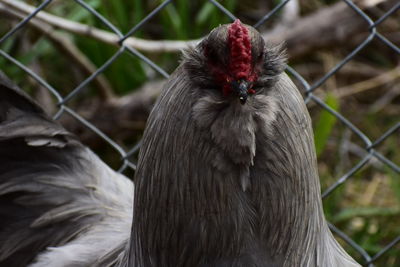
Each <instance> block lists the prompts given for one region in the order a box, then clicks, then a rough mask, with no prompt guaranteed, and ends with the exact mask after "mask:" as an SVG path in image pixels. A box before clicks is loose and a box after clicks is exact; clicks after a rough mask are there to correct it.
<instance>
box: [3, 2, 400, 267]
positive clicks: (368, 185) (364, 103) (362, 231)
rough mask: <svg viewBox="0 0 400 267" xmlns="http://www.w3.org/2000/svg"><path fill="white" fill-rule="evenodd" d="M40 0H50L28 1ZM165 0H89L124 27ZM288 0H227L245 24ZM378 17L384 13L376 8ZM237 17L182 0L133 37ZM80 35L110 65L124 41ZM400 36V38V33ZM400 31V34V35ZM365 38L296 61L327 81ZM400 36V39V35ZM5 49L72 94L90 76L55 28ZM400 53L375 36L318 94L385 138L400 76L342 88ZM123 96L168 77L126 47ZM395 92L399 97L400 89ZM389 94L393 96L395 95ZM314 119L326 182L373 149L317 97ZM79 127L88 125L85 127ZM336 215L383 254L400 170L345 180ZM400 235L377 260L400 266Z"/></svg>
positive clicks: (392, 141) (331, 206) (118, 70)
mask: <svg viewBox="0 0 400 267" xmlns="http://www.w3.org/2000/svg"><path fill="white" fill-rule="evenodd" d="M25 2H26V3H28V4H31V5H34V6H37V5H38V4H40V3H41V1H25ZM162 2H163V1H161V0H151V1H141V0H133V1H123V0H113V1H106V0H87V1H86V3H87V4H89V5H90V6H91V7H92V8H94V9H95V10H96V11H97V12H99V13H100V14H101V15H102V16H104V17H105V18H106V19H107V20H109V21H110V22H111V23H112V24H113V25H115V26H116V27H117V28H118V29H119V30H120V31H121V32H122V33H123V34H125V33H127V32H128V31H129V30H130V29H131V28H132V27H133V26H134V25H136V24H137V23H138V22H140V21H141V20H142V19H143V18H145V17H146V16H147V15H148V14H149V13H150V12H151V11H152V10H153V9H154V8H156V7H157V6H158V5H160V4H161V3H162ZM279 2H280V1H278V0H276V1H237V0H225V1H220V3H221V4H222V5H223V6H224V7H225V8H227V9H228V10H229V11H231V12H232V13H234V14H235V15H236V16H238V17H239V18H241V19H242V21H244V22H245V23H248V24H252V23H253V24H254V23H255V22H257V20H258V19H260V18H261V17H262V16H263V15H265V14H266V13H267V12H268V11H270V10H271V9H272V8H273V7H274V6H275V5H276V4H278V3H279ZM299 2H300V10H301V14H300V15H301V16H303V15H307V14H310V13H313V12H315V11H316V10H318V9H320V8H323V7H326V6H328V5H331V4H334V3H336V2H337V1H332V0H322V1H318V0H311V1H310V0H307V1H306V0H301V1H299ZM45 11H47V12H49V13H52V14H54V15H58V16H61V17H63V18H66V19H69V20H72V21H77V22H81V23H84V24H88V25H92V26H94V27H96V28H100V29H104V30H109V28H108V27H107V26H106V25H104V24H103V23H102V22H101V21H100V20H99V19H97V18H96V17H95V16H93V15H92V14H91V13H90V12H88V11H87V10H86V9H84V8H82V6H80V5H79V4H77V3H76V2H74V1H61V0H58V1H53V2H52V3H51V4H50V5H49V6H48V7H46V9H45ZM280 15H281V11H279V12H278V13H277V14H276V15H274V16H273V17H272V18H271V19H270V20H269V21H267V23H266V24H265V26H263V27H262V28H261V30H264V29H266V28H269V27H272V26H273V25H274V24H275V23H277V22H278V21H279V16H280ZM370 15H371V16H372V17H373V18H374V19H377V18H379V16H381V15H382V14H379V13H377V14H370ZM399 18H400V15H399V14H398V12H397V14H394V15H392V16H391V17H390V18H389V19H387V20H386V21H385V22H384V23H382V24H381V25H380V26H379V30H380V31H381V32H388V34H392V35H395V34H397V35H399V34H400V19H399ZM2 21H3V22H4V23H1V24H0V36H2V35H4V33H6V32H7V31H8V30H9V29H11V28H12V27H13V26H14V25H15V24H16V22H17V21H15V20H11V19H9V20H2ZM229 21H230V19H229V18H228V17H227V16H226V15H225V14H224V13H223V12H221V11H220V10H219V9H218V8H216V7H215V6H214V5H213V4H211V3H209V2H207V1H187V0H176V1H174V2H173V4H169V5H167V7H166V8H164V9H163V10H162V11H161V12H159V13H158V14H157V15H155V16H154V17H152V18H151V19H150V20H149V21H148V22H146V23H145V24H144V25H143V27H141V28H140V29H139V30H137V31H136V32H134V33H133V36H135V37H140V38H144V39H151V40H158V39H159V40H162V39H173V40H189V39H197V38H201V37H202V36H204V35H205V34H207V33H208V32H209V31H210V30H211V29H213V28H214V27H216V26H218V25H219V24H223V23H228V22H229ZM57 32H59V33H60V34H63V35H65V36H67V37H68V38H69V39H70V40H72V44H73V45H75V46H76V48H77V49H78V50H79V51H81V52H82V54H84V55H85V56H86V57H87V60H89V61H90V62H91V63H93V64H94V65H95V66H96V67H97V68H99V67H101V66H102V65H103V64H104V63H105V62H106V61H107V60H108V59H110V57H112V56H113V55H114V54H115V53H116V51H117V50H118V49H117V48H116V47H113V46H110V45H108V44H104V43H100V42H99V41H96V40H93V39H91V38H88V37H84V36H77V35H73V34H70V33H68V32H65V31H60V30H58V31H57ZM398 39H400V38H398ZM398 39H397V40H398ZM362 40H363V39H362V38H361V37H360V36H355V37H354V39H352V40H349V41H348V42H347V44H346V45H343V46H339V47H331V48H327V49H323V50H318V51H314V52H313V53H311V54H307V55H305V56H303V57H301V58H296V59H294V60H293V61H290V65H291V66H292V67H293V68H294V69H295V70H297V71H298V72H299V73H300V74H301V75H302V76H303V77H304V78H305V79H306V80H307V81H308V82H309V83H310V84H312V83H313V82H315V81H317V80H318V79H319V78H321V77H322V76H323V75H324V74H326V73H327V72H328V71H329V70H330V69H331V68H332V67H334V66H335V65H336V64H337V63H339V62H340V61H341V60H342V59H343V58H344V57H345V56H346V55H348V54H349V53H350V52H351V51H352V50H353V49H354V48H355V47H356V46H357V44H359V43H360V42H361V41H362ZM397 45H399V43H397ZM0 49H2V50H3V51H5V52H6V53H8V54H10V55H12V56H13V57H15V58H16V59H18V60H19V61H20V62H22V63H23V64H24V65H26V66H28V67H29V68H31V69H32V70H33V71H34V72H36V73H38V74H39V75H40V76H41V77H43V78H44V79H45V80H46V81H47V82H48V83H49V84H51V85H52V86H54V87H55V88H56V89H57V90H58V91H59V92H60V93H61V95H63V96H65V95H67V94H68V93H69V92H71V91H72V90H73V89H74V88H75V87H77V86H78V85H79V84H80V83H81V82H82V81H84V80H85V79H86V78H87V76H85V75H83V74H82V73H80V72H79V71H77V70H76V67H75V66H74V64H73V63H71V62H70V58H69V57H68V56H66V55H65V54H63V53H62V52H61V51H60V50H59V49H58V48H57V47H56V46H55V45H54V44H53V42H52V40H49V39H48V38H47V37H46V36H45V35H43V34H41V33H39V32H38V31H36V30H34V29H33V28H30V27H24V28H23V29H22V30H20V31H19V32H18V33H16V34H15V35H14V36H13V37H12V38H10V39H8V40H7V41H6V42H4V43H2V44H1V45H0ZM145 56H147V57H148V58H150V59H151V60H153V61H154V62H155V63H156V64H158V65H159V66H161V67H162V68H163V69H165V70H167V72H169V73H171V72H172V71H173V70H174V69H175V68H176V67H177V65H178V64H179V55H178V54H176V53H164V54H149V53H146V54H145ZM399 64H400V59H399V55H396V54H395V53H394V51H393V50H390V49H389V48H388V47H387V46H385V45H384V44H383V43H382V42H380V41H377V40H374V41H372V42H371V43H370V44H369V45H368V46H367V47H366V48H365V49H363V50H362V51H361V52H360V53H359V54H358V55H357V56H356V57H355V58H354V59H353V60H351V61H350V62H349V63H348V64H346V66H344V67H343V68H342V69H341V70H340V71H338V72H337V73H336V74H335V75H333V76H332V77H331V78H330V79H328V80H327V82H326V83H324V84H323V85H322V86H321V87H320V88H318V89H317V90H316V92H315V93H316V94H317V95H318V96H320V97H321V98H323V99H325V102H326V104H328V105H329V106H330V107H331V108H332V109H333V110H335V111H338V112H340V113H341V114H342V115H343V116H344V117H346V118H347V119H349V121H351V122H352V123H354V124H355V125H356V126H357V127H358V128H359V129H360V130H361V131H362V132H364V133H366V135H367V136H368V137H369V138H370V139H371V140H376V139H377V138H378V137H379V136H381V135H382V134H383V133H384V132H385V131H387V130H388V129H389V128H390V127H391V126H393V125H394V124H396V123H398V122H399V117H400V108H399V106H400V105H399V104H400V97H399V95H400V92H399V91H400V90H399V81H400V79H399V77H397V78H395V79H393V80H391V81H388V82H387V83H383V84H382V85H380V86H377V87H376V88H375V89H372V90H365V92H362V93H355V94H353V95H350V96H346V97H341V96H340V95H338V94H336V93H337V92H338V91H339V90H338V88H342V87H348V86H350V87H349V90H351V85H353V84H356V83H358V82H361V81H368V80H369V79H372V78H373V77H375V76H377V75H381V74H383V73H386V72H389V71H390V70H393V69H395V68H399ZM0 69H1V70H3V71H4V72H5V73H6V74H7V75H9V76H10V77H12V79H13V80H15V81H16V82H17V83H18V84H19V85H20V86H21V87H23V88H27V89H28V90H30V91H31V92H32V93H35V92H37V87H38V86H37V83H35V82H33V80H32V79H27V75H26V74H25V73H24V72H23V71H22V70H20V69H19V68H18V67H16V66H15V65H13V64H11V63H10V62H8V61H7V60H6V59H4V58H3V57H0ZM103 75H104V77H105V79H106V80H107V81H108V82H109V84H110V85H111V88H112V91H113V93H114V94H116V95H125V94H128V93H130V92H132V91H134V90H136V89H137V88H139V87H140V86H142V85H143V84H145V83H146V82H147V81H149V80H156V79H161V78H162V77H161V76H160V75H159V74H157V73H156V72H155V71H154V70H153V69H151V68H150V67H149V66H148V65H147V64H145V63H143V62H142V61H141V60H140V59H139V58H137V57H135V56H132V55H131V54H130V53H127V52H124V53H123V54H122V55H121V56H120V57H118V59H117V60H116V61H115V62H113V63H112V64H111V65H110V66H109V67H108V68H107V69H106V70H105V71H104V73H103ZM300 87H301V86H300ZM96 97H98V88H97V87H96V86H95V85H94V83H93V82H91V83H89V84H88V86H87V88H85V90H84V91H83V92H81V93H79V95H78V97H76V98H74V99H73V100H72V101H71V104H70V106H71V107H74V105H79V103H80V102H82V101H86V102H85V103H90V102H87V99H92V98H96ZM390 97H391V98H390ZM385 101H386V102H385ZM309 109H310V112H311V116H312V118H313V122H314V131H315V142H316V150H317V154H318V160H319V171H320V176H321V184H322V188H323V189H322V190H324V189H326V188H327V187H329V186H330V185H331V184H332V183H334V182H335V181H336V180H337V179H338V178H340V177H341V176H342V175H344V174H345V173H346V172H348V171H349V170H350V169H351V168H352V166H354V165H355V164H357V163H358V162H359V161H360V160H361V159H362V157H363V156H364V155H365V154H366V151H365V150H364V149H363V148H364V147H365V144H363V143H362V140H361V139H360V138H359V137H357V136H356V135H355V134H354V133H352V132H351V131H350V130H349V129H348V128H347V127H346V126H344V125H343V124H342V123H341V122H340V121H339V120H338V119H337V118H336V117H334V116H332V115H331V114H330V113H329V112H327V111H326V110H324V109H323V108H321V107H318V106H317V105H315V104H314V103H312V102H310V103H309ZM78 134H79V133H78ZM111 137H112V138H113V139H114V140H116V141H117V142H118V143H119V144H120V145H122V146H124V147H125V148H129V147H131V146H132V144H133V143H134V142H135V141H136V140H138V138H139V137H138V136H136V137H134V138H131V139H128V140H119V139H118V138H114V137H113V136H111ZM399 148H400V134H399V130H398V131H396V132H395V133H394V134H392V135H391V136H390V137H389V138H387V139H386V140H385V141H384V142H383V143H382V144H380V145H379V146H378V147H376V149H377V150H378V151H379V152H380V153H381V154H382V155H385V156H386V157H387V158H388V159H390V160H392V161H393V162H395V163H396V164H398V165H399V164H400V153H399ZM96 150H97V152H100V153H102V154H103V155H104V157H103V158H105V159H106V160H109V161H110V162H112V161H113V160H115V158H117V159H118V156H116V155H115V153H114V154H112V152H110V151H111V150H110V149H108V148H104V147H101V148H96ZM324 208H325V212H326V216H327V218H328V219H329V220H330V221H331V222H333V223H334V224H335V225H336V226H337V227H338V228H339V229H341V230H343V231H344V232H345V233H347V234H348V235H349V236H350V237H351V238H352V239H353V240H354V241H355V242H356V243H357V244H359V245H360V246H361V247H363V248H364V249H365V250H366V251H367V252H368V253H369V254H370V255H374V254H376V253H378V252H379V251H380V250H381V249H382V248H383V247H384V246H385V245H387V244H388V243H389V242H391V241H392V240H393V239H394V238H396V237H397V236H399V235H400V175H399V173H396V172H394V171H393V170H392V169H390V168H389V167H387V166H385V165H384V164H382V163H381V162H379V161H377V160H371V161H370V163H369V164H368V165H367V166H364V167H363V168H362V169H361V170H360V171H358V172H356V173H355V174H354V175H353V176H351V178H350V179H349V180H348V181H347V182H346V183H345V185H344V186H341V187H339V188H338V189H337V190H335V191H334V192H333V193H332V194H331V195H330V196H328V197H327V198H326V199H325V200H324ZM341 243H342V244H343V245H344V246H345V248H346V250H348V251H350V253H351V254H352V255H353V256H354V257H355V258H356V259H358V260H360V262H362V260H361V257H360V255H359V254H358V253H357V252H356V251H354V250H353V249H352V248H351V247H349V246H348V245H346V244H344V243H343V242H341ZM399 255H400V244H397V245H396V246H395V247H394V248H392V249H391V250H390V251H389V252H387V253H386V254H384V255H383V256H382V257H380V258H379V260H377V261H376V266H400V256H399Z"/></svg>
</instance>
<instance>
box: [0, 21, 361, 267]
mask: <svg viewBox="0 0 400 267" xmlns="http://www.w3.org/2000/svg"><path fill="white" fill-rule="evenodd" d="M233 25H236V26H230V25H222V26H220V27H218V28H217V29H215V30H213V31H212V32H211V33H210V35H209V36H208V37H206V38H205V39H204V40H203V41H202V42H201V43H200V44H199V45H198V46H197V47H196V48H192V49H189V50H187V51H186V52H185V55H184V58H183V61H182V63H181V65H180V67H178V69H177V70H176V71H175V72H174V74H172V75H171V77H170V79H169V80H168V82H167V83H166V85H165V87H164V89H163V92H162V94H161V96H160V97H159V99H158V101H157V103H156V104H155V107H154V109H153V111H152V112H151V114H150V117H149V119H148V123H147V127H146V130H145V133H144V136H143V144H142V148H141V151H140V155H139V162H138V169H137V172H136V174H135V178H134V183H135V188H134V194H133V191H132V190H133V186H132V183H131V182H130V181H129V180H128V179H126V178H125V177H123V176H122V175H120V174H117V173H115V172H114V171H112V170H111V169H109V168H108V167H107V166H105V164H104V163H103V162H101V161H100V160H99V159H98V158H97V157H96V156H95V155H94V154H93V153H92V152H91V151H90V150H89V149H87V148H85V147H84V146H83V145H82V144H80V143H79V141H77V140H76V138H75V137H74V136H73V135H72V134H70V133H68V132H67V131H66V130H64V129H63V128H62V127H61V126H59V125H58V124H57V123H55V122H53V121H52V120H51V119H50V118H48V117H47V116H46V115H45V114H44V113H43V111H42V110H41V109H40V108H39V107H38V106H37V105H36V104H35V103H33V102H32V101H31V100H30V99H29V98H28V97H26V96H25V95H24V94H23V93H22V92H21V91H20V90H18V89H17V88H15V87H13V86H12V85H11V84H9V83H7V82H4V78H3V82H2V83H1V85H0V160H1V162H2V164H1V166H0V263H1V264H8V265H7V266H24V265H26V264H28V263H33V264H32V266H35V267H39V266H137V267H139V266H140V267H170V266H171V267H186V266H188V267H189V266H190V267H192V266H202V267H207V266H209V267H211V266H213V267H217V266H218V267H222V266H226V267H228V266H236V267H239V266H243V267H251V266H258V267H266V266H285V267H286V266H287V267H292V266H309V267H314V266H329V267H330V266H337V267H339V266H340V267H342V266H344V267H350V266H359V265H358V264H357V263H355V262H354V261H353V260H352V259H351V258H350V257H349V256H348V255H347V254H346V253H345V252H344V251H343V249H342V248H341V247H340V246H339V245H338V244H337V242H336V241H335V240H334V238H333V237H332V235H331V233H330V231H329V229H328V227H327V224H326V222H325V219H324V216H323V211H322V204H321V195H320V186H319V181H318V173H317V166H316V156H315V150H314V144H313V136H312V129H311V122H310V118H309V115H308V112H307V110H306V107H305V105H304V103H303V100H302V98H301V95H300V94H299V92H298V91H297V89H296V87H295V86H294V84H293V83H292V82H291V81H290V79H289V78H288V76H287V75H286V74H284V73H283V72H282V71H283V69H284V67H285V57H284V53H283V52H282V49H281V48H280V47H272V46H269V45H265V44H264V41H263V39H262V38H261V36H260V35H259V34H258V33H257V31H256V30H255V29H253V28H251V27H249V26H244V25H241V24H240V25H239V24H238V22H236V24H233ZM235 27H236V29H235ZM243 27H245V28H243ZM229 31H232V33H231V35H229ZM246 31H247V33H246V34H247V35H248V41H249V42H250V46H248V47H249V48H250V49H251V53H249V55H251V60H250V62H251V64H250V66H251V70H249V72H248V73H254V74H255V75H256V76H254V77H257V79H254V80H252V81H246V80H245V81H240V84H239V85H237V84H232V83H231V81H226V80H225V81H224V80H221V79H219V78H218V77H221V76H219V74H223V75H225V76H229V75H232V73H231V71H232V69H231V68H230V67H229V66H231V65H230V62H235V59H232V58H231V57H232V55H235V53H231V52H232V51H231V48H232V47H231V44H232V42H230V41H229V36H231V37H232V36H233V35H235V34H238V35H240V34H243V33H244V32H246ZM239 32H240V34H239ZM237 40H238V39H237ZM237 40H236V41H237ZM241 40H242V41H237V42H246V38H241ZM243 45H244V47H246V44H244V43H243ZM248 82H250V83H248ZM227 86H231V87H232V89H235V88H236V89H237V88H239V89H240V90H242V91H243V90H248V89H252V90H254V93H253V94H250V95H249V97H248V99H247V102H243V101H241V100H240V101H239V99H238V96H240V94H239V93H242V91H237V92H239V93H237V92H236V91H234V90H233V91H232V92H229V93H226V92H224V90H225V89H224V88H225V87H227ZM236 89H235V90H236ZM239 89H238V90H239ZM133 195H134V201H133V208H132V196H133ZM132 214H134V216H133V217H132ZM132 220H133V221H132ZM131 221H132V225H131ZM129 229H130V230H129ZM129 235H130V236H129ZM129 237H130V239H129ZM37 255H38V256H37Z"/></svg>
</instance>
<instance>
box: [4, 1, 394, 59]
mask: <svg viewBox="0 0 400 267" xmlns="http://www.w3.org/2000/svg"><path fill="white" fill-rule="evenodd" d="M381 2H383V1H382V0H374V1H371V0H368V1H367V0H362V1H358V4H359V5H360V6H361V8H364V9H369V8H373V7H375V6H376V5H377V4H379V3H381ZM387 2H389V3H392V2H393V3H394V2H396V0H389V1H387ZM0 3H3V4H4V5H5V6H7V7H8V8H9V9H11V10H14V11H18V12H21V13H23V14H25V15H28V14H30V13H32V12H33V11H34V10H35V7H33V6H30V5H28V4H25V3H23V2H20V1H13V0H0ZM35 20H38V21H40V22H41V23H43V24H47V25H51V26H52V27H54V28H57V29H63V30H66V31H69V32H71V33H75V34H79V35H83V36H87V37H90V38H93V39H96V40H98V41H101V42H104V43H108V44H111V45H115V46H119V43H118V42H119V40H120V37H119V36H118V35H117V34H115V33H112V32H108V31H104V30H100V29H97V28H95V27H92V26H89V25H85V24H81V23H78V22H74V21H70V20H67V19H64V18H61V17H58V16H55V15H51V14H49V13H47V12H45V11H41V12H39V13H38V14H37V15H36V16H35ZM367 31H368V24H367V22H366V21H365V20H364V19H363V18H362V17H361V16H360V15H358V14H356V13H355V11H354V10H352V9H351V8H350V7H349V6H348V5H347V4H345V3H344V2H339V3H337V4H335V5H332V6H329V7H325V8H322V9H320V10H318V11H316V12H315V13H313V14H311V15H309V16H306V17H303V18H300V19H298V20H297V21H296V22H295V23H289V24H286V25H277V26H276V27H275V28H274V29H272V30H271V31H268V32H266V33H263V37H264V38H265V40H267V41H271V42H274V43H281V42H283V41H285V42H286V43H287V48H288V54H289V55H290V57H291V58H295V57H299V56H302V55H304V54H307V53H308V52H310V51H313V50H314V49H315V48H321V47H327V46H333V45H337V44H340V43H342V42H345V41H346V40H347V39H348V38H349V37H351V36H352V35H354V34H356V33H360V32H364V33H366V32H367ZM198 42H199V40H190V41H172V40H160V41H155V40H146V39H141V38H136V37H129V38H127V39H126V40H125V41H124V45H126V46H130V47H132V48H135V49H137V50H140V51H144V52H151V53H160V52H180V51H181V50H182V49H185V48H187V47H188V46H189V45H195V44H196V43H198Z"/></svg>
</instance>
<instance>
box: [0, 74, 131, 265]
mask: <svg viewBox="0 0 400 267" xmlns="http://www.w3.org/2000/svg"><path fill="white" fill-rule="evenodd" d="M0 162H1V164H0V265H1V266H27V265H28V264H31V266H89V265H93V264H94V263H96V262H98V260H99V258H101V257H102V256H103V255H107V254H108V253H110V251H113V250H115V249H116V248H119V247H123V246H126V244H128V239H129V229H130V227H131V221H132V214H133V212H132V202H133V199H132V197H133V185H132V183H131V182H130V181H129V180H128V179H127V178H125V177H123V176H122V175H120V174H118V173H116V172H114V171H113V170H111V169H110V168H108V167H107V166H106V165H105V164H104V163H103V162H102V161H101V160H100V159H99V158H98V157H97V156H95V155H94V154H93V153H92V152H91V151H90V150H89V149H87V148H86V147H84V146H83V145H82V144H80V143H79V141H77V139H76V138H75V137H74V136H73V135H72V134H70V133H68V132H67V131H66V130H65V129H64V128H63V127H62V126H60V125H59V124H57V123H55V122H54V121H53V120H52V119H51V118H49V117H48V116H47V115H46V114H44V112H43V110H42V109H41V108H40V107H39V106H38V105H37V104H36V103H34V102H33V101H32V100H31V99H30V98H29V97H27V96H26V94H25V93H23V92H22V91H21V90H20V89H18V88H17V87H16V86H15V85H12V84H11V82H10V81H8V79H7V78H6V77H4V75H2V74H0ZM121 244H122V245H121ZM122 251H123V250H122ZM122 251H121V252H122Z"/></svg>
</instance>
